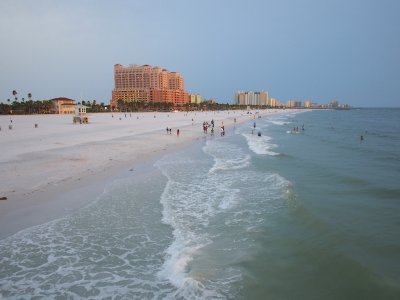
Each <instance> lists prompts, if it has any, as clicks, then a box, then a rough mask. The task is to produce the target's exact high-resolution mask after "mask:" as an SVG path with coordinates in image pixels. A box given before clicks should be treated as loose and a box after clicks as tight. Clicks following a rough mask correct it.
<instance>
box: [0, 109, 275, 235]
mask: <svg viewBox="0 0 400 300" xmlns="http://www.w3.org/2000/svg"><path fill="white" fill-rule="evenodd" d="M272 112H273V111H272V110H264V111H262V110H261V111H260V115H261V116H262V117H265V116H268V115H272ZM275 114H276V112H275V113H274V115H275ZM114 115H116V116H115V117H111V113H108V114H101V115H97V114H96V115H92V116H90V117H91V118H92V120H93V123H92V124H88V125H73V126H72V127H71V126H69V124H68V125H67V124H63V126H61V127H62V128H61V127H60V129H59V130H58V131H57V130H55V132H56V134H53V133H51V134H50V136H49V137H46V136H45V135H44V136H43V134H42V138H41V139H42V141H43V140H45V142H43V143H42V144H41V146H40V145H35V147H33V148H34V149H33V151H30V148H29V147H24V142H26V140H27V139H29V137H27V136H26V133H20V134H21V137H20V139H19V140H17V139H14V141H12V142H13V143H14V145H11V146H10V145H8V148H7V147H6V149H5V150H4V151H3V153H2V154H1V155H2V156H1V158H2V159H1V160H0V165H1V166H2V169H4V170H5V171H3V173H2V174H1V175H0V182H1V183H0V184H1V185H0V187H1V189H0V192H1V194H0V197H7V200H1V201H0V240H1V239H4V238H7V237H9V236H11V235H14V234H16V233H17V232H19V231H21V230H24V229H27V228H29V227H32V226H36V225H40V224H43V223H46V222H49V221H52V220H55V219H59V218H62V217H64V216H66V215H68V214H70V213H72V212H74V211H76V210H77V209H79V208H81V207H83V206H86V205H88V204H89V203H91V202H93V201H95V200H96V199H97V198H98V197H99V196H100V195H101V194H102V193H103V191H104V187H105V186H107V184H108V183H109V182H111V181H113V180H114V179H116V178H118V177H120V176H122V175H123V174H126V172H132V171H134V170H135V168H136V167H138V166H143V165H148V166H149V164H152V163H154V162H155V161H156V160H157V159H159V158H161V157H162V156H163V155H164V154H167V153H172V152H176V151H178V150H181V149H184V148H185V147H187V146H188V145H191V144H193V143H198V142H200V141H202V140H204V139H206V138H207V137H209V134H210V133H208V134H207V135H205V134H204V133H203V132H202V128H201V127H202V123H203V121H208V122H210V120H211V119H214V121H215V128H216V130H215V137H216V138H217V137H219V125H220V123H221V122H224V126H225V127H226V129H227V131H228V134H231V132H230V131H231V129H232V128H233V127H234V126H235V125H240V124H243V123H246V122H252V121H256V119H255V116H256V115H254V114H250V115H248V114H245V113H244V112H242V111H240V112H239V111H236V112H232V111H230V112H226V111H225V112H218V113H216V112H200V113H199V112H197V113H188V114H187V113H183V112H181V113H176V114H169V115H168V117H167V118H166V115H167V113H147V115H146V114H143V113H133V114H132V115H134V116H133V119H131V122H130V123H129V124H125V126H119V127H118V128H115V129H113V128H112V126H113V124H108V125H110V133H108V132H104V126H99V127H100V128H97V129H96V128H92V129H93V130H92V131H89V134H92V135H93V138H92V139H90V138H88V139H87V140H85V139H74V136H73V135H72V136H71V137H68V136H66V138H65V141H66V142H65V143H64V145H62V146H64V147H59V146H60V142H58V141H59V140H60V135H62V134H64V136H65V134H66V133H68V132H69V131H71V130H73V131H74V133H76V135H82V134H87V132H86V131H85V130H86V129H88V128H90V126H93V127H96V125H98V124H102V122H105V124H106V123H107V122H114V123H115V121H116V122H117V123H118V122H122V121H123V119H122V118H123V117H125V115H124V114H120V113H119V114H114ZM121 116H122V117H121ZM152 116H153V118H152ZM6 117H9V116H6ZM40 117H41V116H34V118H36V119H41V118H40ZM58 117H59V120H58V121H60V120H62V121H63V122H65V121H68V119H69V118H68V117H70V118H71V117H72V116H71V115H69V116H58ZM96 117H98V118H96ZM170 117H171V119H169V118H170ZM104 118H108V120H107V119H106V120H105V121H104ZM110 118H112V119H111V120H110ZM135 118H137V120H139V118H142V120H144V119H146V118H147V119H146V122H144V121H143V123H145V124H142V125H145V126H142V127H140V128H138V126H136V128H135V129H136V130H135V131H136V132H133V131H132V130H131V126H132V124H134V122H135V121H134V120H135ZM234 118H236V123H235V122H234ZM4 119H5V118H4V117H3V118H2V119H0V121H3V123H4ZM16 119H17V120H16V121H14V123H13V124H18V125H16V126H15V127H16V128H18V127H17V126H21V127H22V122H21V121H22V120H25V121H26V120H27V119H28V121H32V119H33V118H29V116H28V118H26V116H25V118H24V116H22V117H20V118H16ZM50 119H54V117H53V118H50ZM55 119H57V117H55ZM192 120H193V121H192ZM165 123H167V124H169V126H170V127H173V128H174V131H175V130H176V129H178V128H179V129H180V136H179V137H178V136H177V135H176V131H175V132H173V133H172V134H171V135H169V134H167V133H166V129H165V128H166V127H164V124H165ZM108 125H107V124H106V126H108ZM118 125H120V124H118ZM135 125H137V123H136V124H135ZM39 126H40V123H39ZM28 127H29V126H28ZM39 128H40V127H39ZM94 129H96V130H94ZM127 129H128V130H127ZM13 130H14V129H13ZM33 130H34V129H32V132H33V133H35V134H37V131H36V132H35V131H33ZM116 130H125V134H121V132H119V134H117V133H118V132H116ZM126 130H127V131H126ZM11 131H12V130H10V132H6V133H8V136H12V134H13V133H14V132H13V133H11ZM114 131H115V132H114ZM49 132H50V129H47V130H45V133H46V134H47V133H49ZM100 133H102V135H103V136H101V137H99V136H98V135H99V134H100ZM105 133H106V134H105ZM114 134H116V135H119V136H117V137H115V138H109V137H112V136H113V135H114ZM39 135H40V134H39ZM3 138H4V137H1V136H0V139H3ZM39 139H40V137H39ZM11 140H12V139H11ZM61 140H62V139H61ZM68 142H70V145H68V146H66V147H65V144H67V143H68ZM40 147H41V149H40ZM35 148H36V149H35ZM38 148H39V149H38ZM14 149H16V150H14ZM12 150H14V151H12ZM35 150H36V151H35ZM13 156H14V159H12V157H13ZM134 176H140V175H139V174H135V175H134Z"/></svg>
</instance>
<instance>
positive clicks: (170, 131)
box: [167, 127, 179, 136]
mask: <svg viewBox="0 0 400 300" xmlns="http://www.w3.org/2000/svg"><path fill="white" fill-rule="evenodd" d="M167 134H172V128H168V127H167ZM176 135H177V136H179V129H177V130H176Z"/></svg>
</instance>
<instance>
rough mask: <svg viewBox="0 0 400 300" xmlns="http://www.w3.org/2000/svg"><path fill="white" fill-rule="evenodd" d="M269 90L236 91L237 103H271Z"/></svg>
mask: <svg viewBox="0 0 400 300" xmlns="http://www.w3.org/2000/svg"><path fill="white" fill-rule="evenodd" d="M268 100H269V97H268V92H265V91H261V92H251V91H250V92H236V93H235V103H236V104H239V105H269V101H268Z"/></svg>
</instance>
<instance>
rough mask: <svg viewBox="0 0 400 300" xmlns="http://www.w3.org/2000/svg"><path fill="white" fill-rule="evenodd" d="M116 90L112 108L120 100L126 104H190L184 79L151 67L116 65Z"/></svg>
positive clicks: (113, 94) (113, 93) (173, 73)
mask: <svg viewBox="0 0 400 300" xmlns="http://www.w3.org/2000/svg"><path fill="white" fill-rule="evenodd" d="M114 84H115V86H114V90H113V91H112V99H111V106H112V107H116V106H117V104H118V100H123V101H125V102H135V101H146V102H172V103H174V104H175V105H176V104H185V103H188V101H189V98H188V93H187V92H185V90H184V80H183V77H182V76H180V75H179V73H177V72H169V71H168V70H166V69H162V68H160V67H152V66H149V65H143V66H140V65H129V66H128V67H124V66H123V65H120V64H116V65H114Z"/></svg>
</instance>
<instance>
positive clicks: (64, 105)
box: [50, 97, 75, 115]
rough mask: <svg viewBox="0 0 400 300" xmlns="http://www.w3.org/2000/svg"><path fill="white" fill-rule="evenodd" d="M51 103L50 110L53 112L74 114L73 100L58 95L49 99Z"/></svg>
mask: <svg viewBox="0 0 400 300" xmlns="http://www.w3.org/2000/svg"><path fill="white" fill-rule="evenodd" d="M50 101H51V102H52V104H53V106H52V108H51V110H50V111H51V112H52V113H54V114H60V115H62V114H74V113H75V100H72V99H69V98H65V97H59V98H54V99H51V100H50Z"/></svg>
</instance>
